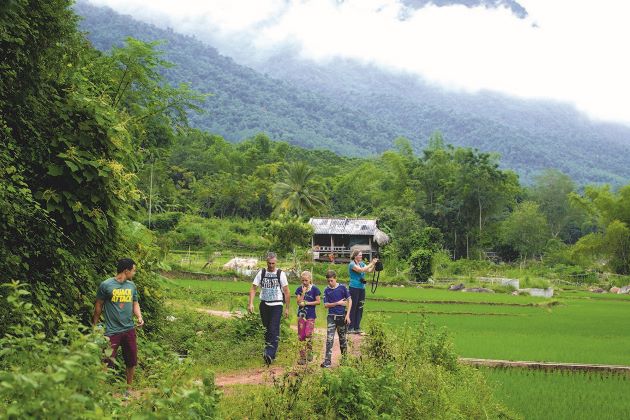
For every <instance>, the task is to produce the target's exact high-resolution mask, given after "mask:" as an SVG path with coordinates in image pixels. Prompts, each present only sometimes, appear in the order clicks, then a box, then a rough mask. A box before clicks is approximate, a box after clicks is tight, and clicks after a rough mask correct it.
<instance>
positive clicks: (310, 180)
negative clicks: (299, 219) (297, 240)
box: [273, 162, 326, 216]
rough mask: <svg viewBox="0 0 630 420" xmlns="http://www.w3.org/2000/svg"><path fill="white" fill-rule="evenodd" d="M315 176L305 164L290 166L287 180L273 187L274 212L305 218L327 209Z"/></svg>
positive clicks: (286, 173)
mask: <svg viewBox="0 0 630 420" xmlns="http://www.w3.org/2000/svg"><path fill="white" fill-rule="evenodd" d="M314 175H315V174H314V172H313V169H311V168H310V167H309V166H308V165H307V164H306V163H304V162H295V163H293V164H290V165H288V166H287V167H286V168H285V169H284V177H285V179H284V180H283V181H280V182H277V183H276V184H275V185H274V186H273V197H274V201H275V204H276V207H275V209H274V212H276V213H277V214H279V213H289V214H294V215H297V216H303V215H316V214H318V213H319V211H320V210H322V209H324V208H326V196H325V195H324V193H323V191H322V190H321V187H320V185H318V184H316V183H315V182H314Z"/></svg>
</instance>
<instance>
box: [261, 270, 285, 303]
mask: <svg viewBox="0 0 630 420" xmlns="http://www.w3.org/2000/svg"><path fill="white" fill-rule="evenodd" d="M276 273H277V277H276V280H277V281H278V288H279V289H280V293H282V300H270V301H269V303H271V302H282V303H283V304H284V290H282V283H280V274H282V270H281V269H279V268H278V270H277V271H276ZM266 274H267V269H265V268H262V269H261V270H260V281H261V283H262V281H263V279H264V278H265V275H266Z"/></svg>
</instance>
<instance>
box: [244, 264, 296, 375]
mask: <svg viewBox="0 0 630 420" xmlns="http://www.w3.org/2000/svg"><path fill="white" fill-rule="evenodd" d="M276 262H277V257H276V254H275V253H274V252H270V253H268V254H267V269H264V268H263V269H262V270H260V271H259V272H258V274H256V277H255V278H254V281H253V282H252V287H251V289H250V290H249V305H248V308H247V309H248V310H249V312H250V313H253V312H254V295H256V288H257V287H260V306H259V307H258V308H259V310H260V319H261V320H262V323H263V325H264V327H265V350H264V352H263V359H264V360H265V363H266V364H267V365H270V364H271V362H273V360H274V359H275V358H276V352H277V351H278V341H279V340H280V321H281V319H282V305H283V303H284V304H285V307H284V316H285V317H286V318H288V317H289V303H290V301H291V294H290V293H289V282H288V281H287V276H286V274H284V272H283V271H282V270H280V269H277V268H276Z"/></svg>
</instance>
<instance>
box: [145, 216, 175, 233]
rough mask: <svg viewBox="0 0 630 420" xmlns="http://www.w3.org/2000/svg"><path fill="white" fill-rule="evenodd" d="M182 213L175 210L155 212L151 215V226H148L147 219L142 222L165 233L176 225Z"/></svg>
mask: <svg viewBox="0 0 630 420" xmlns="http://www.w3.org/2000/svg"><path fill="white" fill-rule="evenodd" d="M183 215H184V214H183V213H180V212H177V211H168V212H165V213H156V214H153V215H152V216H153V217H152V218H151V226H149V219H145V220H143V221H142V224H143V225H145V226H146V227H149V228H151V229H153V230H156V231H158V232H160V233H166V232H168V231H169V230H171V229H173V228H174V227H175V226H176V225H177V223H178V222H179V219H181V218H182V216H183Z"/></svg>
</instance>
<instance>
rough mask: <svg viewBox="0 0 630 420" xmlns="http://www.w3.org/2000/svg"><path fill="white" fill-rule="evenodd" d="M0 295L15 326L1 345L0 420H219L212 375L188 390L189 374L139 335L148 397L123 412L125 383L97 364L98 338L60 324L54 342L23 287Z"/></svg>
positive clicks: (102, 341) (12, 286) (70, 322)
mask: <svg viewBox="0 0 630 420" xmlns="http://www.w3.org/2000/svg"><path fill="white" fill-rule="evenodd" d="M3 288H4V289H6V290H8V293H7V298H6V299H5V300H6V304H7V305H9V306H10V307H11V308H12V310H13V313H14V314H16V317H15V318H16V320H15V322H14V323H13V324H12V325H11V326H10V327H9V332H8V333H7V334H6V335H5V336H3V337H2V338H0V349H1V350H0V417H1V418H9V419H18V418H75V417H76V418H103V417H125V418H128V417H131V416H133V415H136V416H138V417H139V418H154V417H155V416H156V413H159V416H160V418H177V417H179V416H181V415H182V414H183V415H184V416H185V417H186V418H196V419H201V418H214V417H216V407H217V404H218V400H219V396H220V393H219V391H218V390H217V388H216V387H215V385H214V379H213V376H212V374H204V375H203V376H202V378H201V380H200V381H198V382H193V383H190V381H189V380H188V379H187V378H188V377H189V376H190V371H191V370H192V369H193V368H194V366H191V365H187V364H186V363H179V362H178V358H177V356H176V354H174V353H172V352H170V351H168V350H167V349H165V348H164V347H162V346H160V345H158V344H157V343H155V342H152V341H149V340H147V338H146V336H145V335H144V334H143V333H142V332H140V334H139V335H138V342H139V343H138V346H139V349H140V352H141V357H140V358H139V365H138V375H137V376H138V378H137V379H138V382H139V383H140V384H143V385H144V386H145V387H146V390H145V392H144V393H143V395H140V396H139V397H138V398H136V399H135V400H133V401H130V402H129V403H128V404H126V405H122V404H121V401H120V399H119V398H117V397H116V396H115V394H114V393H115V392H116V391H120V390H121V388H122V387H123V386H124V385H123V382H122V381H121V379H122V376H119V375H118V373H119V372H117V371H111V370H104V369H103V365H102V363H101V359H102V356H103V351H104V350H106V349H108V348H109V345H108V341H107V339H106V338H105V337H104V336H103V334H102V331H100V330H95V331H94V332H88V331H87V330H86V329H85V328H84V327H81V326H80V325H78V324H77V322H76V320H74V319H72V318H69V317H65V318H64V320H63V322H62V323H60V324H59V328H58V330H57V332H56V334H54V335H52V336H50V335H49V336H47V335H46V334H45V333H44V331H45V325H44V323H43V322H42V321H41V320H40V312H41V310H40V309H39V308H37V307H36V306H34V305H32V304H31V303H29V302H28V301H27V298H28V295H29V292H28V291H26V290H25V286H24V285H20V284H18V283H9V284H5V285H3ZM182 330H183V329H182ZM192 331H193V334H194V329H193V330H192ZM119 354H120V353H119Z"/></svg>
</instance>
